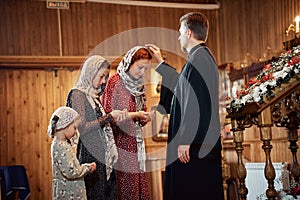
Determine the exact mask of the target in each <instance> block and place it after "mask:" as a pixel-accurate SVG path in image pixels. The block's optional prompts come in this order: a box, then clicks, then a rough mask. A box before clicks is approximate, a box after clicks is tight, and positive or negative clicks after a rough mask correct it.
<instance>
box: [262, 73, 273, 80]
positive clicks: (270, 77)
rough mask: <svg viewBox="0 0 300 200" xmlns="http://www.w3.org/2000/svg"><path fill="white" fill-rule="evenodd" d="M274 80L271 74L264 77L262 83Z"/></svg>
mask: <svg viewBox="0 0 300 200" xmlns="http://www.w3.org/2000/svg"><path fill="white" fill-rule="evenodd" d="M273 78H274V76H273V75H272V74H271V73H270V74H267V75H264V76H262V77H261V82H266V81H268V80H271V79H273Z"/></svg>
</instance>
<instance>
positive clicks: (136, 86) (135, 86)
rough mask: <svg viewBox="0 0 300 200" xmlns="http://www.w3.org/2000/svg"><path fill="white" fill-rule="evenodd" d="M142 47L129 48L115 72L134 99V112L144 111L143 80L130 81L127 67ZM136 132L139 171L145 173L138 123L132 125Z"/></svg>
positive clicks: (140, 130) (143, 150)
mask: <svg viewBox="0 0 300 200" xmlns="http://www.w3.org/2000/svg"><path fill="white" fill-rule="evenodd" d="M141 48H145V47H144V46H135V47H133V48H131V49H130V50H129V51H128V52H127V53H126V54H125V56H124V57H123V59H122V61H121V62H120V63H119V65H118V68H117V72H118V74H119V75H120V77H121V79H122V81H123V83H124V85H125V87H126V89H127V90H128V91H129V92H130V93H131V94H132V95H133V96H134V97H135V103H136V111H142V110H144V105H145V92H146V90H145V87H144V83H143V78H141V79H139V80H134V79H132V78H131V77H130V76H129V74H128V71H129V67H130V65H131V64H132V58H133V56H134V54H135V53H136V52H137V51H138V50H139V49H141ZM134 126H135V131H136V136H135V137H136V142H137V149H138V162H139V167H140V170H142V171H146V165H145V161H146V153H145V141H144V137H143V131H142V128H141V125H140V122H139V121H136V122H135V123H134Z"/></svg>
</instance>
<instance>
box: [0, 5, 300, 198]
mask: <svg viewBox="0 0 300 200" xmlns="http://www.w3.org/2000/svg"><path fill="white" fill-rule="evenodd" d="M219 2H220V9H218V10H202V12H204V13H205V14H206V15H207V17H208V18H209V20H210V23H211V29H210V36H209V38H208V42H207V43H208V46H209V47H210V48H211V50H212V52H213V53H214V54H215V56H216V60H217V62H218V64H223V63H226V62H229V61H233V62H236V63H239V62H240V61H241V60H242V59H243V57H244V56H245V55H246V54H247V53H250V54H252V55H253V56H254V57H256V58H261V57H263V54H264V51H265V49H266V48H267V47H268V46H269V47H270V48H271V49H272V50H273V51H274V54H275V53H278V52H280V51H281V50H282V49H283V45H282V42H283V41H286V40H289V39H291V38H292V37H293V35H291V36H288V37H287V36H286V35H285V30H286V29H287V27H288V26H289V24H290V23H293V20H294V18H295V16H296V15H299V14H300V2H299V1H298V0H264V1H261V0H220V1H219ZM70 6H71V8H70V9H69V10H56V9H47V8H46V2H45V1H31V0H22V1H19V0H2V1H1V3H0V13H1V15H0V26H1V29H0V56H36V57H38V56H87V55H88V54H89V53H90V52H91V51H92V50H93V49H94V48H95V47H96V46H97V45H98V44H99V43H101V42H103V41H105V40H106V39H109V38H111V37H113V36H116V35H117V34H120V33H122V32H124V31H128V30H131V29H135V28H142V27H160V28H167V29H170V30H174V31H176V30H177V29H178V19H179V17H180V16H181V15H182V14H184V13H186V12H189V11H192V9H174V8H154V7H137V6H121V5H110V4H101V3H89V2H87V3H71V4H70ZM59 24H60V26H59ZM135 37H136V36H132V39H136V38H135ZM153 37H155V38H159V39H160V40H159V41H160V42H161V43H162V44H163V45H165V46H174V48H175V47H176V45H178V41H174V40H173V39H172V40H171V38H165V37H164V38H161V37H160V35H154V36H153ZM60 41H61V42H60ZM130 42H131V41H124V40H119V41H114V43H113V44H111V45H108V46H104V47H103V49H101V51H103V52H104V53H103V54H104V55H108V56H120V55H121V54H122V53H124V49H125V48H127V46H128V45H130V44H131V43H130ZM112 47H113V49H114V50H115V51H116V52H114V53H109V54H107V52H111V50H110V49H111V48H112ZM122 51H123V52H122ZM121 52H122V53H121ZM105 53H106V54H105ZM112 54H115V55H112ZM166 55H167V56H166V58H167V60H168V62H170V63H171V64H173V65H175V66H176V67H178V69H179V68H180V66H181V65H182V63H183V60H182V59H181V58H177V57H174V56H172V55H169V54H166ZM0 63H1V59H0ZM57 67H59V66H57ZM77 72H78V71H77V70H75V71H73V72H71V71H68V70H59V71H58V73H57V76H55V73H54V72H53V71H48V70H45V69H30V66H24V65H22V63H20V65H19V66H18V65H16V66H15V68H7V67H5V66H1V69H0V102H1V106H0V165H15V164H22V165H25V166H26V169H27V173H28V176H29V181H30V187H31V199H50V196H51V178H52V177H51V162H50V155H49V153H50V140H49V139H48V137H47V135H46V130H47V125H48V120H49V117H50V115H51V113H52V112H53V110H54V109H55V108H57V107H58V106H61V105H64V104H65V98H66V95H67V93H68V90H69V89H70V88H71V87H72V86H73V84H74V81H75V80H76V78H77V74H78V73H77ZM146 79H147V80H148V81H149V79H150V78H149V74H148V75H147V77H146ZM147 90H148V91H149V89H148V88H147ZM147 94H148V93H147ZM148 97H149V101H148V102H147V103H148V107H151V105H154V104H155V103H157V100H158V99H157V98H156V97H151V94H149V95H148ZM147 130H150V128H149V127H148V128H147ZM277 132H279V133H281V135H284V136H283V137H285V134H286V133H285V131H284V130H279V131H277ZM150 134H151V133H150ZM254 135H255V136H253V138H248V139H249V140H250V141H249V143H251V142H253V141H254V139H257V134H254ZM251 145H252V146H251V148H252V149H254V150H257V149H258V148H259V149H261V144H260V143H257V142H256V143H251ZM273 151H276V152H281V153H278V154H277V153H274V152H272V156H273V157H272V159H273V161H274V162H276V161H284V160H287V161H289V162H290V156H288V155H289V153H288V152H289V151H288V150H287V144H286V143H285V144H283V143H282V142H278V144H277V143H276V144H275V145H274V148H273ZM282 152H286V153H282ZM250 155H251V156H250V158H251V157H252V158H253V159H255V160H253V161H264V155H263V153H261V154H259V156H257V155H255V156H253V155H254V154H250Z"/></svg>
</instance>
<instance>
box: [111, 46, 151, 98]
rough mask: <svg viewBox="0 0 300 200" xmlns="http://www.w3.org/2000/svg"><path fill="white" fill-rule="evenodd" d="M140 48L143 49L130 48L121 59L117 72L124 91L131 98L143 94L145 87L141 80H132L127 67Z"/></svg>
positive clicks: (137, 47) (138, 47)
mask: <svg viewBox="0 0 300 200" xmlns="http://www.w3.org/2000/svg"><path fill="white" fill-rule="evenodd" d="M141 48H145V47H144V46H135V47H133V48H131V49H130V50H129V51H127V53H126V54H125V56H124V57H123V59H122V61H121V62H120V63H119V65H118V68H117V72H118V74H119V75H120V77H121V79H122V80H123V82H124V84H125V87H126V89H128V90H129V91H130V93H131V94H132V95H133V96H140V95H142V94H144V93H145V87H144V83H143V79H142V78H141V79H139V80H133V79H132V78H131V77H130V76H129V75H128V71H129V67H130V65H131V62H132V58H133V56H134V54H135V53H136V52H137V51H138V50H139V49H141Z"/></svg>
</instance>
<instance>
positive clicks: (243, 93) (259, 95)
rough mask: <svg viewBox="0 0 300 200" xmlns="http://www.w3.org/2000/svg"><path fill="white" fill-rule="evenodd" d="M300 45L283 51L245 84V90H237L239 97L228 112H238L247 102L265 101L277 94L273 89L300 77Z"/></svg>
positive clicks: (234, 100)
mask: <svg viewBox="0 0 300 200" xmlns="http://www.w3.org/2000/svg"><path fill="white" fill-rule="evenodd" d="M299 68H300V45H299V46H297V47H293V49H291V50H289V51H287V52H285V53H282V54H281V55H280V57H279V58H278V60H277V61H272V62H270V63H268V64H266V65H265V66H264V67H263V70H262V72H261V73H260V74H259V75H258V76H257V77H256V78H253V79H251V80H249V82H248V83H247V84H246V85H245V89H244V90H240V91H237V97H236V98H235V99H233V100H232V101H231V103H230V104H229V106H228V107H227V112H228V113H233V112H238V111H239V110H240V109H241V108H242V107H244V106H245V105H246V104H247V103H252V102H257V103H259V104H262V103H263V99H264V97H265V98H267V99H269V98H272V97H274V96H275V94H274V92H273V90H274V89H275V88H277V87H280V86H281V84H282V83H286V82H288V81H289V80H290V79H291V78H296V79H297V80H298V79H299V78H298V76H297V74H299V72H300V71H299Z"/></svg>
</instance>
